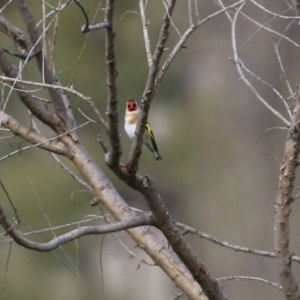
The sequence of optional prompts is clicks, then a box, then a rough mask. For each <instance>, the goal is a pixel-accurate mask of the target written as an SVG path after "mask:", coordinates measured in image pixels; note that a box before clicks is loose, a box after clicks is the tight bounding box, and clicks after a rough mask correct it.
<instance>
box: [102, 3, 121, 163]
mask: <svg viewBox="0 0 300 300" xmlns="http://www.w3.org/2000/svg"><path fill="white" fill-rule="evenodd" d="M113 13H114V0H107V2H106V10H105V18H104V21H105V22H106V23H108V24H109V26H108V27H106V46H105V55H106V66H107V81H106V83H107V111H106V115H107V117H108V122H107V128H108V135H109V139H110V142H111V147H112V151H111V155H110V156H109V160H108V164H109V165H111V166H116V165H118V164H119V161H120V157H121V155H122V149H121V141H120V134H119V129H118V125H119V116H118V99H117V93H118V91H117V76H118V72H117V66H116V57H115V44H114V37H115V31H114V27H113Z"/></svg>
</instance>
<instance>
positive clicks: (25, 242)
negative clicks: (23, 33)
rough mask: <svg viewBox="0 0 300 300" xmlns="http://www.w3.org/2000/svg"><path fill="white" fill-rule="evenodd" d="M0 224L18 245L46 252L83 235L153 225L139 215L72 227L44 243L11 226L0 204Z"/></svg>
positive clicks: (149, 220)
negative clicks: (126, 218)
mask: <svg viewBox="0 0 300 300" xmlns="http://www.w3.org/2000/svg"><path fill="white" fill-rule="evenodd" d="M0 224H1V225H2V226H3V228H4V229H5V231H6V233H7V234H8V235H9V236H10V237H11V238H12V239H13V240H14V241H15V242H16V243H17V244H19V245H20V246H23V247H25V248H27V249H31V250H35V251H40V252H46V251H51V250H54V249H56V248H57V247H59V246H61V245H63V244H66V243H69V242H71V241H74V240H76V239H78V238H80V237H82V236H85V235H91V234H106V233H112V232H117V231H121V230H126V229H129V228H134V227H138V226H144V225H153V219H152V217H151V216H150V217H149V216H144V217H141V216H140V217H136V218H135V219H131V220H126V221H121V222H116V223H110V224H104V225H98V226H82V227H79V228H76V229H73V230H71V231H69V232H67V233H65V234H63V235H60V236H57V237H55V238H53V239H52V240H51V241H49V242H45V243H40V242H34V241H31V240H29V239H27V238H25V237H24V235H23V234H22V233H21V232H20V231H18V230H16V229H14V228H13V226H11V224H10V222H9V221H8V219H7V216H6V215H5V213H4V210H3V208H2V206H1V205H0Z"/></svg>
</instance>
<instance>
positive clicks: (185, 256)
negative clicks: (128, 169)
mask: <svg viewBox="0 0 300 300" xmlns="http://www.w3.org/2000/svg"><path fill="white" fill-rule="evenodd" d="M132 186H133V187H134V188H135V189H137V190H138V191H140V192H141V193H142V194H143V195H144V196H145V198H146V200H147V203H148V205H149V207H150V209H151V211H152V213H153V216H154V218H155V222H156V224H157V227H158V228H159V229H160V230H161V231H162V232H163V234H164V235H165V237H166V238H167V240H168V242H169V243H170V245H171V246H172V248H173V250H174V251H175V252H176V254H177V255H178V256H179V258H180V259H181V260H182V261H183V263H184V264H185V265H186V267H187V268H188V269H189V271H190V272H191V274H192V275H193V277H194V278H195V280H196V281H197V282H198V283H199V284H200V286H201V287H202V288H203V291H204V293H205V294H206V296H207V297H208V298H209V299H226V296H225V295H224V294H223V291H222V288H221V286H220V285H219V284H218V282H217V281H216V280H215V278H214V277H213V276H212V275H211V273H210V271H209V270H208V269H207V268H206V266H205V265H204V264H203V263H202V262H201V261H200V259H199V258H198V256H197V254H196V253H195V252H194V251H193V250H192V249H191V247H190V246H189V244H188V243H187V241H186V240H185V238H184V237H183V236H182V234H181V233H180V231H179V229H178V227H177V226H176V224H175V222H174V220H173V219H172V218H171V216H170V214H169V212H168V210H167V208H166V206H165V204H164V203H163V201H162V199H161V197H160V195H159V194H158V192H157V190H156V187H155V186H154V183H153V182H152V181H151V180H150V178H149V177H148V176H147V175H146V176H144V177H143V178H142V177H140V176H137V175H136V181H135V182H134V183H133V185H132Z"/></svg>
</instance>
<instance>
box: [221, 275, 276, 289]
mask: <svg viewBox="0 0 300 300" xmlns="http://www.w3.org/2000/svg"><path fill="white" fill-rule="evenodd" d="M228 280H252V281H260V282H263V283H266V284H268V285H271V286H274V287H277V288H278V289H279V290H282V286H280V285H279V284H277V283H275V282H271V281H269V280H266V279H263V278H260V277H252V276H229V277H222V278H218V281H228Z"/></svg>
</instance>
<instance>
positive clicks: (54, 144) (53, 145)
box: [0, 110, 67, 154]
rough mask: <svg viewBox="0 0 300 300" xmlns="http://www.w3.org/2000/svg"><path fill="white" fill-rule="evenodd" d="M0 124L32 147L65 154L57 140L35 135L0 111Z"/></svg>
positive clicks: (63, 146) (64, 148) (34, 132)
mask: <svg viewBox="0 0 300 300" xmlns="http://www.w3.org/2000/svg"><path fill="white" fill-rule="evenodd" d="M0 124H1V125H2V126H4V127H6V128H8V129H9V130H11V131H12V132H13V133H14V134H16V135H18V136H20V137H22V138H23V139H24V140H26V141H28V142H29V143H32V144H34V145H36V144H38V147H40V148H42V149H44V150H48V151H51V152H54V153H57V154H66V151H67V149H66V146H65V144H64V143H62V142H60V141H58V140H57V139H55V140H54V139H49V138H47V137H45V136H43V135H42V134H40V133H37V132H36V131H35V130H34V129H31V128H27V127H25V126H24V125H22V124H21V123H20V122H18V121H17V120H15V119H13V118H12V117H11V116H9V115H7V114H6V113H5V112H4V111H2V110H0Z"/></svg>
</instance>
